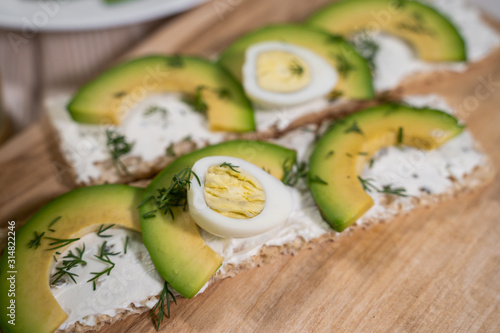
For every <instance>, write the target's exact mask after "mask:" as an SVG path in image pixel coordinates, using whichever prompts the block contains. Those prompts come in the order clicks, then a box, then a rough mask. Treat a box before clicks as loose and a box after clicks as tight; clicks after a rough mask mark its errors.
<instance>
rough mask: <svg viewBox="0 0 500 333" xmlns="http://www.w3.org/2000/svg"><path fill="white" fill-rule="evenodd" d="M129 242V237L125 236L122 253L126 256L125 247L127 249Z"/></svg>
mask: <svg viewBox="0 0 500 333" xmlns="http://www.w3.org/2000/svg"><path fill="white" fill-rule="evenodd" d="M129 240H130V237H129V236H127V238H125V246H124V247H123V253H125V254H127V247H128V241H129Z"/></svg>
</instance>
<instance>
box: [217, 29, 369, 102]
mask: <svg viewBox="0 0 500 333" xmlns="http://www.w3.org/2000/svg"><path fill="white" fill-rule="evenodd" d="M268 41H276V42H285V43H290V44H294V45H297V46H301V47H304V48H307V49H309V50H311V51H313V52H315V53H316V54H317V55H318V56H321V57H323V58H324V59H325V60H327V61H328V62H329V63H330V64H331V65H332V66H333V67H334V68H336V69H337V71H338V72H339V82H338V83H337V86H336V87H335V90H334V92H335V93H336V95H340V96H343V97H347V98H351V99H370V98H372V97H373V96H374V90H373V84H372V76H371V73H370V67H369V65H368V63H367V61H366V60H365V59H364V58H363V57H362V56H360V55H359V54H358V52H357V51H356V50H355V48H354V47H353V46H351V45H350V44H349V43H347V42H346V41H345V40H344V39H343V38H342V37H339V36H334V35H331V34H329V33H327V32H325V31H321V30H319V29H316V28H312V27H308V26H305V25H299V24H277V25H270V26H266V27H263V28H261V29H257V30H255V31H252V32H250V33H248V34H246V35H244V36H243V37H241V38H239V39H238V40H236V41H235V42H234V43H233V44H231V45H230V46H229V47H228V48H227V49H225V50H224V51H223V52H222V53H221V55H220V57H219V60H218V63H219V64H221V65H222V66H223V67H225V68H226V69H227V70H228V71H229V72H231V74H233V75H234V76H235V77H236V78H237V79H238V80H240V81H242V71H241V68H242V66H243V64H244V62H245V51H246V49H247V48H248V47H250V46H252V45H253V44H256V43H261V42H268Z"/></svg>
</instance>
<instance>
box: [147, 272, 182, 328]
mask: <svg viewBox="0 0 500 333" xmlns="http://www.w3.org/2000/svg"><path fill="white" fill-rule="evenodd" d="M170 297H172V299H173V301H174V303H175V304H176V305H177V300H176V299H175V296H174V294H173V293H172V292H171V291H170V289H169V288H168V282H167V281H165V284H164V285H163V290H162V291H161V294H160V298H159V299H158V303H156V305H155V306H154V307H153V310H152V315H153V316H154V317H155V318H156V322H155V327H156V330H157V331H158V330H159V329H160V325H161V323H162V322H163V317H164V316H165V317H167V318H170ZM165 304H166V305H167V313H165ZM157 310H158V313H156V311H157Z"/></svg>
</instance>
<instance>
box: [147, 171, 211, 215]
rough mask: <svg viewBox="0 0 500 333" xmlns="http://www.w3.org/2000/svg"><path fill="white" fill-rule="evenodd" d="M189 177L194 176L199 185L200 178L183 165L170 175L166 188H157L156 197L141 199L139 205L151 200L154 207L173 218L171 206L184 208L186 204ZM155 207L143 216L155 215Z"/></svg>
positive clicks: (189, 183) (189, 182)
mask: <svg viewBox="0 0 500 333" xmlns="http://www.w3.org/2000/svg"><path fill="white" fill-rule="evenodd" d="M191 177H194V178H195V179H196V180H197V181H198V184H199V185H201V182H200V179H199V178H198V175H196V173H194V172H193V170H192V169H191V168H190V167H185V168H184V169H182V170H181V171H180V172H179V173H177V174H175V175H174V177H172V184H171V185H170V186H169V187H168V188H160V189H157V191H158V195H157V196H156V197H154V196H151V197H148V198H146V199H145V200H143V202H142V203H141V204H140V205H139V207H140V206H142V205H143V204H145V203H146V202H148V201H149V200H153V201H154V203H155V205H156V207H157V208H158V209H157V210H159V211H160V212H163V214H165V215H166V214H167V213H168V214H170V215H171V216H172V219H173V218H174V212H173V210H172V208H174V207H183V209H184V210H185V209H186V206H187V190H188V189H189V187H190V185H191ZM157 210H156V209H155V210H152V211H150V212H147V213H145V214H143V218H151V217H154V216H156V214H155V213H156V211H157Z"/></svg>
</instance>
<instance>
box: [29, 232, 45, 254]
mask: <svg viewBox="0 0 500 333" xmlns="http://www.w3.org/2000/svg"><path fill="white" fill-rule="evenodd" d="M43 235H45V232H42V233H41V234H40V235H39V234H38V232H36V231H35V238H33V239H32V240H30V241H29V243H28V247H29V248H30V249H31V248H32V247H35V250H36V249H38V247H39V246H40V245H42V244H41V241H42V237H43Z"/></svg>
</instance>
